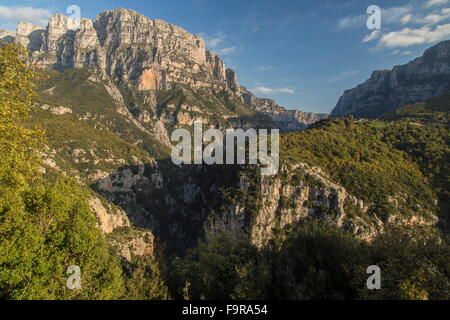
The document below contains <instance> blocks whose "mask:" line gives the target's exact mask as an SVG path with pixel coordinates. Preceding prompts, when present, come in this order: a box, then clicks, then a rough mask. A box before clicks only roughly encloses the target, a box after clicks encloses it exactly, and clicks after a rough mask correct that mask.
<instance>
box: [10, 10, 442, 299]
mask: <svg viewBox="0 0 450 320" xmlns="http://www.w3.org/2000/svg"><path fill="white" fill-rule="evenodd" d="M71 27H72V26H71V22H70V21H69V20H67V18H66V17H64V16H61V15H56V16H53V17H51V18H50V21H49V25H48V27H47V28H46V29H42V28H41V27H38V26H33V25H30V24H24V23H22V24H20V25H19V27H18V33H17V34H16V35H15V41H16V42H18V43H20V44H22V45H25V46H27V48H28V49H29V51H30V60H32V61H35V62H38V63H40V64H41V65H42V66H44V67H45V68H44V73H45V75H46V77H45V78H44V79H43V80H42V81H41V82H40V83H39V84H38V86H37V98H36V103H35V105H34V106H33V108H32V111H31V112H30V117H29V118H27V119H25V120H23V121H21V125H24V126H25V127H26V128H39V129H43V131H45V135H46V137H47V140H46V143H45V146H44V147H43V148H42V150H39V152H40V157H41V158H42V163H41V164H40V166H38V167H39V170H40V172H41V173H42V175H43V178H44V179H43V180H45V181H52V179H54V178H55V177H60V176H69V177H71V178H73V179H74V180H75V181H77V182H78V184H79V186H80V187H81V188H83V190H84V191H85V193H86V194H87V195H88V196H89V201H88V204H89V209H90V210H91V212H89V213H90V214H91V215H92V216H95V217H96V221H97V226H98V228H99V229H100V230H101V231H102V233H103V235H104V237H105V238H106V239H107V240H108V243H109V246H110V247H111V248H113V249H114V251H115V253H116V254H117V255H118V256H120V257H121V258H122V260H121V261H122V267H123V266H125V267H123V268H124V270H125V271H124V274H129V273H130V272H129V271H130V269H129V268H128V269H127V267H126V266H131V269H133V268H135V267H136V266H135V265H133V263H134V262H135V261H136V260H138V259H140V258H141V257H159V256H161V257H162V261H161V262H160V264H161V265H162V266H161V267H160V268H161V269H162V271H161V272H162V273H164V280H165V281H166V283H167V286H168V287H170V293H171V295H172V296H173V297H175V298H186V297H191V298H194V299H217V298H223V299H230V298H234V299H240V298H241V299H270V298H272V299H274V298H285V299H305V298H312V299H313V298H316V299H317V298H365V297H367V296H368V297H371V298H374V297H383V298H391V299H392V298H393V297H394V298H397V297H410V298H411V297H412V298H414V297H415V296H414V295H413V294H415V293H416V289H415V288H416V287H419V288H420V289H417V290H418V292H419V294H422V295H425V294H427V295H428V294H429V297H431V298H434V297H447V296H448V290H447V287H448V286H447V285H446V284H447V283H448V270H450V269H449V268H448V267H447V266H448V264H446V263H447V262H448V259H445V258H442V257H445V253H448V249H447V247H445V246H444V244H445V243H446V242H445V241H442V239H446V238H445V234H446V233H444V232H442V234H444V235H441V233H440V231H441V230H447V229H445V228H446V227H448V221H449V219H448V214H447V212H448V203H447V202H448V200H447V199H448V192H447V190H448V168H447V167H448V164H447V162H448V161H446V159H447V158H448V150H449V148H448V141H449V139H448V112H449V109H448V106H449V105H450V104H448V96H446V95H444V96H442V97H439V98H435V99H431V100H428V101H425V102H421V103H420V104H418V105H412V106H408V107H405V108H401V109H398V110H396V111H394V112H393V113H390V114H388V115H386V118H383V119H378V120H366V119H362V120H355V119H352V118H346V119H322V118H324V117H325V116H326V115H316V114H311V113H302V112H299V111H287V110H286V109H284V108H282V107H281V106H279V105H278V104H276V102H274V101H272V100H269V99H259V98H257V97H255V96H254V95H253V94H252V93H251V92H250V91H248V90H247V89H246V88H245V87H243V86H241V85H239V83H238V81H237V75H236V72H235V71H234V70H232V69H227V68H226V67H225V64H224V63H223V61H222V60H221V58H220V57H219V56H218V55H217V54H215V53H214V52H211V51H206V50H205V49H204V42H203V40H202V39H201V38H199V37H197V36H195V35H192V34H189V33H188V32H186V31H184V30H182V29H180V28H178V27H176V26H173V25H171V24H168V23H166V22H163V21H160V20H150V19H148V18H146V17H144V16H142V15H140V14H138V13H136V12H134V11H132V10H126V9H116V10H111V11H105V12H103V13H100V14H99V16H98V17H97V19H96V20H95V21H91V20H88V19H84V20H82V22H81V25H80V29H79V30H72V29H70V28H71ZM427 79H428V78H423V79H422V80H423V81H424V82H422V86H423V87H427V82H426V80H427ZM319 119H320V121H317V120H319ZM196 120H202V121H203V122H204V123H206V126H208V127H217V128H220V129H224V128H228V127H235V128H248V127H256V128H273V127H279V128H282V129H283V130H284V131H291V130H296V129H300V128H301V129H304V128H305V125H304V124H305V123H306V124H307V125H308V128H307V129H306V130H300V131H295V132H287V133H284V134H282V135H281V137H280V156H281V159H280V170H279V172H278V173H277V174H276V175H274V176H261V174H260V168H259V167H258V166H257V165H211V166H208V165H203V164H202V165H182V166H177V165H174V164H173V162H172V161H171V158H170V141H169V136H170V132H172V130H173V129H175V128H179V127H183V128H187V129H192V124H193V122H194V121H196ZM311 123H313V124H311ZM309 124H311V125H309ZM6 145H7V144H6ZM7 146H8V147H9V145H7ZM28 149H29V148H28ZM8 150H12V151H11V152H10V153H11V154H14V149H13V148H11V147H9V149H8ZM42 198H44V197H42ZM62 198H65V197H64V196H62ZM27 201H28V202H29V203H34V202H37V203H39V204H40V203H41V201H40V199H39V201H34V199H33V198H31V199H28V200H27ZM87 214H88V212H86V215H87ZM92 218H93V217H92ZM19 222H20V221H19ZM439 227H441V229H440V228H439ZM447 234H448V233H447ZM422 236H423V237H422ZM423 239H425V240H424V241H422V240H423ZM429 239H432V240H429ZM416 240H417V241H416ZM435 243H438V244H439V246H438V247H434V246H432V245H434V244H435ZM58 245H59V243H58ZM61 246H63V244H61ZM436 248H437V249H436ZM445 250H447V251H445ZM67 251H68V252H69V253H70V250H67ZM323 253H326V254H323ZM18 256H19V255H18ZM405 259H409V260H408V261H411V264H406V265H407V266H406V267H405V264H404V263H403V262H404V261H405ZM30 265H31V264H30ZM369 265H382V266H386V268H383V272H385V273H383V276H384V277H386V279H389V278H391V279H398V282H399V283H401V285H397V282H395V283H394V284H391V283H388V284H387V285H388V286H390V287H388V288H390V289H392V291H389V292H386V291H381V292H380V293H377V292H373V291H372V292H366V291H364V293H361V292H362V290H365V283H366V280H367V278H364V279H362V278H360V277H362V276H360V275H361V274H362V275H363V276H364V277H366V268H367V266H369ZM423 266H426V268H427V269H425V271H422V269H421V268H422V267H423ZM149 268H150V269H151V270H149ZM155 268H156V269H158V268H159V266H155V265H147V264H144V267H143V270H141V269H139V268H137V274H136V275H135V276H136V277H137V278H138V279H137V280H136V282H139V279H140V277H141V276H142V274H147V275H148V274H152V273H153V272H154V271H155ZM62 269H63V268H62ZM399 270H400V271H399ZM417 270H420V272H425V274H426V275H427V276H428V275H429V274H432V275H433V278H432V279H433V281H432V282H431V284H429V283H428V282H426V283H425V284H424V283H422V282H421V280H420V279H422V273H420V274H417V273H416V272H417ZM64 271H65V270H64ZM163 271H164V272H163ZM130 274H131V273H130ZM62 275H63V276H64V275H65V274H64V273H62ZM131 277H132V276H131ZM158 279H159V277H158ZM417 279H419V280H417ZM27 280H28V279H27ZM446 281H447V282H446ZM141 283H142V282H141ZM436 284H444V285H443V287H444V288H443V289H439V287H438V285H436ZM64 285H65V283H63V284H62V286H63V289H64V288H65V287H64ZM132 287H133V288H134V282H133V285H132ZM144 287H145V288H148V287H149V284H147V283H145V285H144ZM155 287H157V285H155ZM362 288H363V289H362ZM411 288H412V289H411ZM422 289H423V290H422ZM423 292H426V293H423ZM377 294H379V296H377ZM366 295H367V296H366ZM147 296H148V295H147ZM149 296H153V297H154V295H149ZM164 296H166V295H164ZM427 297H428V296H427Z"/></svg>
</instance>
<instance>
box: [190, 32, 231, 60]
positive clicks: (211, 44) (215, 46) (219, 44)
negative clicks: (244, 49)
mask: <svg viewBox="0 0 450 320" xmlns="http://www.w3.org/2000/svg"><path fill="white" fill-rule="evenodd" d="M198 35H199V36H200V37H202V38H203V39H204V40H205V45H206V48H207V49H208V50H213V51H215V52H217V53H218V54H220V55H223V56H226V55H230V54H233V53H236V52H238V51H239V49H240V48H237V47H236V46H224V43H225V40H226V35H225V34H224V33H223V32H217V33H215V34H214V35H212V36H210V35H208V34H206V33H204V32H200V33H199V34H198Z"/></svg>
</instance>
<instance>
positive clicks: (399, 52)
mask: <svg viewBox="0 0 450 320" xmlns="http://www.w3.org/2000/svg"><path fill="white" fill-rule="evenodd" d="M392 54H395V55H401V56H408V55H410V54H412V52H411V51H409V50H406V51H402V50H394V51H392Z"/></svg>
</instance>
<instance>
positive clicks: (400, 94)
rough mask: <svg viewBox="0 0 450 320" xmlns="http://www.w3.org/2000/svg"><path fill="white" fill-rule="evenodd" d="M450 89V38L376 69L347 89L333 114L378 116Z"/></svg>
mask: <svg viewBox="0 0 450 320" xmlns="http://www.w3.org/2000/svg"><path fill="white" fill-rule="evenodd" d="M448 91H450V40H448V41H443V42H441V43H438V44H437V45H435V46H433V47H431V48H429V49H428V50H426V51H425V53H424V54H423V56H421V57H419V58H416V59H414V60H413V61H411V62H409V63H407V64H404V65H399V66H395V67H394V68H393V69H392V70H380V71H374V72H373V73H372V75H371V76H370V78H369V79H368V80H367V81H366V82H364V83H362V84H360V85H358V86H357V87H356V88H353V89H350V90H346V91H345V92H344V94H343V95H342V96H341V97H340V98H339V101H338V103H337V105H336V106H335V108H334V109H333V110H332V111H331V114H330V117H333V118H336V117H345V116H347V115H350V114H352V115H354V116H355V117H357V118H376V117H379V116H381V115H383V114H385V113H387V112H390V111H392V110H395V109H397V108H399V107H401V106H404V105H407V104H411V103H415V102H418V101H424V100H426V99H429V98H431V97H434V96H439V95H441V94H444V93H446V92H448Z"/></svg>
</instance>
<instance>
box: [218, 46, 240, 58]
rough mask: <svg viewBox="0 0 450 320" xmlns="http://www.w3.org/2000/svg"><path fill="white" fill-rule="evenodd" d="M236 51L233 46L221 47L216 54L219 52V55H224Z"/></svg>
mask: <svg viewBox="0 0 450 320" xmlns="http://www.w3.org/2000/svg"><path fill="white" fill-rule="evenodd" d="M236 52H237V49H236V47H235V46H232V47H226V48H221V49H219V50H217V53H218V54H221V55H224V56H226V55H229V54H233V53H236Z"/></svg>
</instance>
